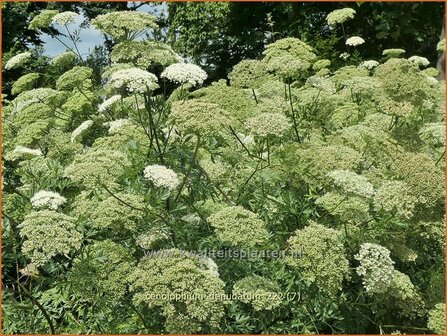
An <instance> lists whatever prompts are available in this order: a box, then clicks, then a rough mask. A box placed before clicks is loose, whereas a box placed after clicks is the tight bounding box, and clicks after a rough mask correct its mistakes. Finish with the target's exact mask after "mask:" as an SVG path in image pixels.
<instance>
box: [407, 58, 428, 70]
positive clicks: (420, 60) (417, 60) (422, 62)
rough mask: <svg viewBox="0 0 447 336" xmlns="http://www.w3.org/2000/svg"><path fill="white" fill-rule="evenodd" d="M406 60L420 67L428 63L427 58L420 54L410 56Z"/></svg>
mask: <svg viewBox="0 0 447 336" xmlns="http://www.w3.org/2000/svg"><path fill="white" fill-rule="evenodd" d="M408 60H409V61H410V62H413V63H414V64H417V65H418V66H422V67H426V66H428V65H429V64H430V61H429V60H428V59H426V58H425V57H421V56H411V57H410V58H409V59H408Z"/></svg>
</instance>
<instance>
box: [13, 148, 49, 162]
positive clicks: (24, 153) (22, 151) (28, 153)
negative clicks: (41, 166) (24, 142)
mask: <svg viewBox="0 0 447 336" xmlns="http://www.w3.org/2000/svg"><path fill="white" fill-rule="evenodd" d="M40 155H42V151H41V150H40V149H32V148H27V147H23V146H17V147H16V148H14V150H13V151H12V153H11V155H10V156H9V157H10V159H11V160H14V159H19V158H30V157H34V156H40Z"/></svg>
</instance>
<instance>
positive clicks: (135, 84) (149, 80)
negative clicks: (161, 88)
mask: <svg viewBox="0 0 447 336" xmlns="http://www.w3.org/2000/svg"><path fill="white" fill-rule="evenodd" d="M157 81H158V79H157V76H155V75H154V74H153V73H150V72H148V71H145V70H141V69H139V68H130V69H123V70H118V71H116V72H114V73H113V74H112V75H111V76H110V82H111V84H112V86H113V87H115V88H117V89H120V88H122V87H124V86H125V87H127V89H128V90H129V91H130V92H137V93H145V92H147V91H154V90H155V89H157V88H158V84H157Z"/></svg>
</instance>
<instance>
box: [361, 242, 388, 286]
mask: <svg viewBox="0 0 447 336" xmlns="http://www.w3.org/2000/svg"><path fill="white" fill-rule="evenodd" d="M354 258H355V259H357V260H358V261H359V262H360V266H358V267H357V270H356V271H357V274H358V275H360V276H362V277H363V286H364V287H365V289H366V291H367V292H368V293H383V292H385V291H386V290H387V288H388V287H389V285H390V284H391V281H392V280H393V275H394V266H393V265H394V262H393V261H392V260H391V258H390V251H389V250H388V249H386V248H385V247H383V246H380V245H377V244H371V243H365V244H362V245H361V247H360V251H359V253H358V254H356V255H355V256H354Z"/></svg>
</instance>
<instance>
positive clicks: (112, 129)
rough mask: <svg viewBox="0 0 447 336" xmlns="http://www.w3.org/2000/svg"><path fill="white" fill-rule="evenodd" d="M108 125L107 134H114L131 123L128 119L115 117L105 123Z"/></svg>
mask: <svg viewBox="0 0 447 336" xmlns="http://www.w3.org/2000/svg"><path fill="white" fill-rule="evenodd" d="M105 124H106V125H107V126H109V134H115V133H118V132H119V131H121V130H122V129H123V128H124V127H126V126H128V125H130V124H131V122H130V120H129V119H117V120H113V121H109V122H107V123H105Z"/></svg>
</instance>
